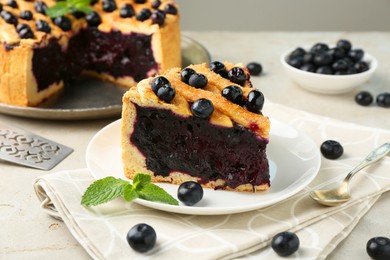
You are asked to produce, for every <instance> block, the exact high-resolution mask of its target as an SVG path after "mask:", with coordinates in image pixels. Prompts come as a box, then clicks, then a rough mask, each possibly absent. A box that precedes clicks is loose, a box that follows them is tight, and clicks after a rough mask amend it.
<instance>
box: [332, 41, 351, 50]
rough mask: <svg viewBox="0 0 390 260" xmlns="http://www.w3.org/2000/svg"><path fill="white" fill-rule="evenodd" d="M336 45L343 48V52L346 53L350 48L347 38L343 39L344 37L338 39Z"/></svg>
mask: <svg viewBox="0 0 390 260" xmlns="http://www.w3.org/2000/svg"><path fill="white" fill-rule="evenodd" d="M336 46H337V47H339V48H341V49H343V50H344V52H345V53H348V52H349V51H350V50H351V48H352V44H351V42H350V41H348V40H344V39H341V40H339V41H338V42H337V43H336Z"/></svg>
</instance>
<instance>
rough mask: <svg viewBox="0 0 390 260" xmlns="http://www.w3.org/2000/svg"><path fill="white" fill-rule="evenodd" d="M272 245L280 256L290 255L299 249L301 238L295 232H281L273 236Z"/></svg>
mask: <svg viewBox="0 0 390 260" xmlns="http://www.w3.org/2000/svg"><path fill="white" fill-rule="evenodd" d="M271 247H272V249H273V250H274V251H275V252H276V253H277V254H278V255H279V256H289V255H292V254H293V253H295V252H296V251H297V250H298V249H299V238H298V236H297V235H296V234H295V233H292V232H287V231H286V232H281V233H278V234H276V235H275V236H274V237H273V238H272V241H271Z"/></svg>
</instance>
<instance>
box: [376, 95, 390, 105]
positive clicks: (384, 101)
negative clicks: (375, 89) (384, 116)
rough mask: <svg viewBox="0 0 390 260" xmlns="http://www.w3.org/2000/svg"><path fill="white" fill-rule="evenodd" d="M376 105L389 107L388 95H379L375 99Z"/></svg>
mask: <svg viewBox="0 0 390 260" xmlns="http://www.w3.org/2000/svg"><path fill="white" fill-rule="evenodd" d="M376 103H377V105H378V106H380V107H390V93H389V92H385V93H381V94H379V95H378V96H377V97H376Z"/></svg>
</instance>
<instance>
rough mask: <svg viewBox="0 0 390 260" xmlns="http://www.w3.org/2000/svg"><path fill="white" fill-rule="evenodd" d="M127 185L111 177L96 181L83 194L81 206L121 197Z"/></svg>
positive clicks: (125, 182)
mask: <svg viewBox="0 0 390 260" xmlns="http://www.w3.org/2000/svg"><path fill="white" fill-rule="evenodd" d="M128 185H130V183H128V182H127V181H124V180H122V179H116V178H114V177H111V176H110V177H106V178H103V179H100V180H97V181H95V182H93V183H92V184H91V185H90V186H89V187H88V188H87V190H86V191H85V192H84V194H83V196H82V198H81V204H82V205H84V206H87V207H88V206H96V205H99V204H102V203H106V202H108V201H110V200H113V199H115V198H117V197H119V196H122V194H123V191H124V189H125V187H126V186H128Z"/></svg>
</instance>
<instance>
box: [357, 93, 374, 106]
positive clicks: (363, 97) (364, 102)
mask: <svg viewBox="0 0 390 260" xmlns="http://www.w3.org/2000/svg"><path fill="white" fill-rule="evenodd" d="M373 100H374V98H373V97H372V95H371V93H370V92H368V91H361V92H359V93H357V94H356V96H355V101H356V103H358V104H359V105H361V106H369V105H370V104H371V103H372V101H373Z"/></svg>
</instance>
